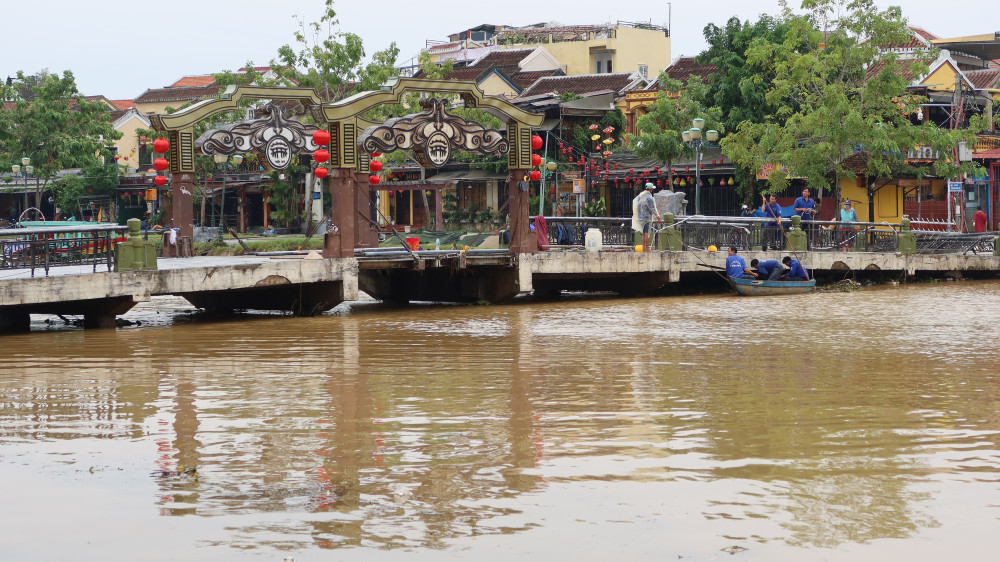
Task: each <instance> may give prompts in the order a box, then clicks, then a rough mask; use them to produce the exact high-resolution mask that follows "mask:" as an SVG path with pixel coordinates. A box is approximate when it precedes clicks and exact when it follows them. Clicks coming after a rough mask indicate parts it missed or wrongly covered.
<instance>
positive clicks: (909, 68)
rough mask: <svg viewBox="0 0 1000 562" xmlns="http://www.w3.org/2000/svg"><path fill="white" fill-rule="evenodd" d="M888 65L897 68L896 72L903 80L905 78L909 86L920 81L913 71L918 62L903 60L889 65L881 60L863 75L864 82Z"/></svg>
mask: <svg viewBox="0 0 1000 562" xmlns="http://www.w3.org/2000/svg"><path fill="white" fill-rule="evenodd" d="M889 64H894V65H895V66H896V67H897V68H898V70H897V72H899V73H900V74H901V75H902V76H903V78H906V80H907V82H909V83H910V84H912V83H914V82H916V81H917V80H918V79H920V77H919V76H917V73H916V70H915V68H916V65H917V64H919V61H915V60H907V59H903V60H897V61H894V62H892V63H890V62H889V61H884V60H883V61H879V62H877V63H875V64H873V65H871V66H870V67H868V72H867V73H866V74H865V82H867V81H869V80H871V79H872V78H874V77H875V75H877V74H878V73H879V72H881V71H882V69H883V68H885V67H886V66H888V65H889Z"/></svg>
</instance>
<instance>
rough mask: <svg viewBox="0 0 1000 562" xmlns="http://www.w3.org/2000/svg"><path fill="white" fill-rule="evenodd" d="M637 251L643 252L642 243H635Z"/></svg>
mask: <svg viewBox="0 0 1000 562" xmlns="http://www.w3.org/2000/svg"><path fill="white" fill-rule="evenodd" d="M635 251H636V252H641V251H642V244H636V245H635Z"/></svg>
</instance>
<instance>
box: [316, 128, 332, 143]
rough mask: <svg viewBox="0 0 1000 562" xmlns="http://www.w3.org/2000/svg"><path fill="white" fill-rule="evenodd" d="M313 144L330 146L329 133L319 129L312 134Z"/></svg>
mask: <svg viewBox="0 0 1000 562" xmlns="http://www.w3.org/2000/svg"><path fill="white" fill-rule="evenodd" d="M313 144H315V145H316V146H326V145H328V144H330V132H329V131H324V130H323V129H320V130H318V131H316V132H315V133H313Z"/></svg>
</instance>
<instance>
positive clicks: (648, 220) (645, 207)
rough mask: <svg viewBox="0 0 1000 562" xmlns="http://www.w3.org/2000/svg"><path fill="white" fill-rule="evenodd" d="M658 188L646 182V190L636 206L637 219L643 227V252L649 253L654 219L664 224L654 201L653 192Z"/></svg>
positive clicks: (640, 195) (641, 194)
mask: <svg viewBox="0 0 1000 562" xmlns="http://www.w3.org/2000/svg"><path fill="white" fill-rule="evenodd" d="M655 189H656V186H655V185H653V184H652V183H650V182H646V189H645V190H643V192H642V193H640V194H639V198H638V201H637V204H636V218H637V219H638V223H639V224H640V225H641V226H642V251H643V252H648V251H649V232H650V230H651V227H652V224H653V217H656V220H657V221H658V222H663V217H661V216H660V213H658V212H657V211H656V202H655V201H653V191H654V190H655Z"/></svg>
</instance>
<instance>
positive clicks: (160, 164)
mask: <svg viewBox="0 0 1000 562" xmlns="http://www.w3.org/2000/svg"><path fill="white" fill-rule="evenodd" d="M168 150H170V141H168V140H167V139H165V138H158V139H156V140H154V141H153V152H155V153H157V154H163V155H166V153H167V151H168ZM125 159H126V160H128V157H127V156H126V157H125ZM169 167H170V162H169V161H168V160H167V159H166V158H164V157H162V156H161V157H159V158H157V159H156V160H153V168H155V169H156V170H157V172H160V173H157V174H156V177H155V178H153V183H154V184H156V186H157V187H163V186H164V185H166V183H167V177H166V175H164V174H163V173H162V172H165V171H166V170H167V168H169ZM146 198H147V199H149V197H148V196H147V197H146Z"/></svg>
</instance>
